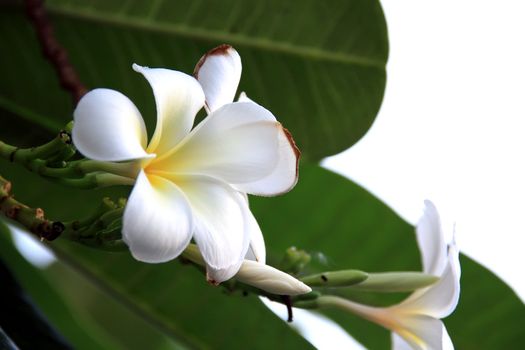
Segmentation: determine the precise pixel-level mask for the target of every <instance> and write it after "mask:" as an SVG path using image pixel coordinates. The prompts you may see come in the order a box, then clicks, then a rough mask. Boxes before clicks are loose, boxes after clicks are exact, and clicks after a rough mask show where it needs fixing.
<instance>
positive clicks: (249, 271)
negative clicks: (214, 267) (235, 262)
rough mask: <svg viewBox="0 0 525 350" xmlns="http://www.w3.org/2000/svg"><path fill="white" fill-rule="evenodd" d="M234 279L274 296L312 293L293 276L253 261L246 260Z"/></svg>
mask: <svg viewBox="0 0 525 350" xmlns="http://www.w3.org/2000/svg"><path fill="white" fill-rule="evenodd" d="M234 278H236V279H237V280H238V281H240V282H243V283H246V284H249V285H251V286H254V287H257V288H259V289H262V290H265V291H267V292H269V293H272V294H278V295H299V294H305V293H309V292H311V291H312V289H311V288H310V287H308V286H307V285H306V284H304V283H303V282H301V281H299V280H298V279H296V278H294V277H292V276H291V275H289V274H287V273H285V272H282V271H280V270H277V269H276V268H274V267H271V266H269V265H265V264H261V263H259V262H256V261H252V260H244V262H243V263H242V265H241V268H240V269H239V272H237V274H236V275H235V276H234Z"/></svg>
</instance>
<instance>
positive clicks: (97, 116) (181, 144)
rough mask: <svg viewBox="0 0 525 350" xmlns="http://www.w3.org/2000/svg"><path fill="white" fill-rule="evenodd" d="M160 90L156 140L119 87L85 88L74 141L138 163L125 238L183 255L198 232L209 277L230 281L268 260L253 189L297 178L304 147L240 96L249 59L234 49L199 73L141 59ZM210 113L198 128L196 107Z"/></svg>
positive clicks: (264, 191)
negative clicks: (249, 261)
mask: <svg viewBox="0 0 525 350" xmlns="http://www.w3.org/2000/svg"><path fill="white" fill-rule="evenodd" d="M133 69H134V70H135V71H137V72H139V73H142V75H144V77H145V78H146V79H147V81H148V82H149V84H150V85H151V87H152V89H153V94H154V96H155V103H156V109H157V126H156V129H155V132H154V134H153V137H152V139H151V140H150V141H149V143H148V142H147V133H146V128H145V125H144V121H143V119H142V116H141V114H140V112H139V111H138V109H137V107H135V105H134V104H133V102H131V101H130V100H129V99H128V98H127V97H126V96H124V95H123V94H121V93H120V92H118V91H114V90H110V89H95V90H93V91H91V92H89V93H88V94H86V95H85V96H84V97H83V98H82V99H81V100H80V102H79V103H78V106H77V108H76V109H75V112H74V119H75V125H74V128H73V141H74V143H75V146H76V147H77V148H78V150H79V151H80V152H81V153H82V154H83V155H84V156H86V157H88V158H91V159H94V160H99V161H104V162H120V161H134V162H133V164H135V165H137V164H138V165H139V167H138V170H137V173H136V175H135V174H132V175H130V176H136V181H135V185H134V188H133V191H132V193H131V195H130V197H129V200H128V203H127V206H126V208H125V211H124V216H123V232H122V233H123V239H124V241H125V242H126V243H127V244H128V246H129V248H130V250H131V253H132V255H133V256H134V257H135V258H136V259H137V260H140V261H144V262H150V263H160V262H165V261H169V260H171V259H174V258H175V257H177V256H178V255H179V254H180V253H181V252H182V251H183V250H184V249H185V248H186V246H187V245H188V244H189V242H190V240H191V239H192V238H194V239H195V242H196V243H197V245H198V246H199V249H200V251H201V252H202V255H203V258H204V260H205V262H206V267H207V274H208V280H209V281H210V282H212V283H220V282H222V281H224V280H227V279H229V278H231V277H232V276H233V275H235V273H237V271H238V270H239V267H240V265H241V263H242V261H243V259H244V257H245V256H246V254H247V252H248V249H249V247H250V243H251V251H250V255H253V257H254V258H256V259H257V260H258V261H261V262H263V263H264V259H265V257H264V255H265V248H264V240H263V238H262V233H261V231H260V228H259V226H258V224H257V222H256V220H255V218H254V217H253V215H252V213H251V212H250V210H249V208H248V202H247V200H246V193H250V194H257V195H263V196H272V195H277V194H280V193H283V192H286V191H288V190H290V189H291V188H292V187H293V186H294V185H295V183H296V182H297V162H298V158H299V151H298V150H297V148H296V147H295V143H294V141H293V139H292V138H291V136H290V134H289V133H288V132H287V131H286V129H284V128H283V127H282V126H281V124H280V123H279V122H277V121H276V119H275V117H274V116H273V115H272V113H271V112H269V111H268V110H266V109H265V108H263V107H261V106H259V105H258V104H255V103H253V102H235V103H232V102H233V98H234V95H235V92H236V89H237V85H238V83H239V80H240V75H241V60H240V57H239V55H238V54H237V52H236V51H235V50H234V49H233V48H232V47H230V46H227V45H222V46H219V47H217V48H215V49H213V50H211V51H210V52H208V53H207V54H206V55H204V56H203V57H202V58H201V60H200V61H199V63H198V64H197V66H196V69H195V73H194V74H195V77H196V78H197V79H195V78H193V77H191V76H189V75H187V74H184V73H181V72H177V71H173V70H168V69H162V68H147V67H141V66H138V65H136V64H134V65H133ZM203 106H205V107H206V110H207V112H208V116H207V117H206V118H205V119H204V120H203V121H202V122H201V123H200V124H199V125H197V126H196V127H195V128H193V130H192V125H193V122H194V119H195V116H196V114H197V112H198V111H199V110H200V109H201V108H202V107H203Z"/></svg>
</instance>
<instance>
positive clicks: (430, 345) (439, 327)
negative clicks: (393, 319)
mask: <svg viewBox="0 0 525 350" xmlns="http://www.w3.org/2000/svg"><path fill="white" fill-rule="evenodd" d="M398 322H399V323H398V324H396V326H395V327H394V329H391V330H392V331H394V332H396V333H397V334H398V335H399V336H401V337H402V338H403V339H404V340H405V341H406V342H407V343H408V344H410V346H411V347H412V349H416V350H442V349H443V322H441V321H440V320H438V319H435V318H433V317H429V316H423V315H410V316H406V317H402V318H400V319H399V320H398Z"/></svg>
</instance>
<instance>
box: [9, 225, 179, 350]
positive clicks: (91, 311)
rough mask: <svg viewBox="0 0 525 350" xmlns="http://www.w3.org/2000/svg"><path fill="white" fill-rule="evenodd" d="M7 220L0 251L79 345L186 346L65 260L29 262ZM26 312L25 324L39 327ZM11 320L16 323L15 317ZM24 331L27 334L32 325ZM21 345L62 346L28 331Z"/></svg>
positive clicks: (54, 320)
mask: <svg viewBox="0 0 525 350" xmlns="http://www.w3.org/2000/svg"><path fill="white" fill-rule="evenodd" d="M0 220H1V219H0ZM2 225H3V223H2V221H0V256H1V257H2V259H3V260H4V262H5V263H7V265H8V266H9V267H10V268H11V270H12V272H13V273H14V274H15V275H16V277H17V279H18V280H19V283H21V284H22V286H23V287H24V289H25V292H27V293H28V294H29V295H30V296H31V297H32V298H33V301H34V302H35V303H36V304H38V306H39V307H40V310H41V312H42V313H43V314H45V315H46V317H47V318H48V319H49V321H50V322H51V324H52V325H53V326H55V327H56V328H57V329H58V330H59V331H60V333H61V335H62V336H64V337H65V338H66V339H67V340H68V341H69V342H70V343H71V344H74V347H75V348H76V349H86V350H87V349H90V350H92V349H100V350H103V349H144V348H154V349H183V348H184V347H182V346H181V345H180V344H177V343H176V342H175V341H174V340H173V339H169V338H167V337H166V336H165V335H164V334H162V333H161V332H159V331H158V330H157V329H156V328H155V327H152V325H150V324H148V323H147V322H146V321H145V320H143V319H142V318H141V317H138V316H137V315H136V314H134V313H133V312H131V311H130V310H129V309H127V308H126V307H124V306H123V305H121V304H120V303H119V302H118V301H116V300H114V299H112V298H110V297H109V296H107V295H106V294H104V293H103V292H102V291H100V290H99V289H98V288H97V287H96V285H94V284H93V283H91V282H92V281H88V280H86V279H85V278H83V277H82V276H81V275H79V274H78V272H77V271H75V270H73V269H71V268H69V267H67V266H66V265H65V264H64V263H62V262H57V263H54V264H52V265H51V266H49V267H46V268H45V269H39V268H36V267H34V266H32V265H31V264H29V263H28V262H27V261H25V260H24V258H22V256H20V254H19V253H18V252H17V251H16V249H15V247H14V246H13V244H12V243H11V241H10V239H9V236H8V235H6V232H5V230H3V229H2V228H1V226H2ZM25 318H26V319H25V320H22V321H24V323H23V327H25V328H29V327H33V328H34V327H35V326H34V325H33V324H31V323H30V322H29V320H28V319H27V317H25ZM9 326H10V327H11V328H12V327H13V326H14V325H13V322H11V324H10V325H9ZM33 332H34V331H33ZM24 333H25V334H28V330H27V329H26V330H24ZM24 333H23V334H24ZM50 339H52V338H51V337H50ZM18 345H19V346H23V347H27V348H39V349H40V348H42V349H43V348H49V349H57V348H58V347H57V345H56V344H55V345H54V346H47V347H46V346H45V344H44V343H43V342H42V339H40V338H36V337H34V339H33V338H27V337H26V338H25V339H23V343H20V344H18ZM51 345H53V344H51ZM0 348H1V347H0Z"/></svg>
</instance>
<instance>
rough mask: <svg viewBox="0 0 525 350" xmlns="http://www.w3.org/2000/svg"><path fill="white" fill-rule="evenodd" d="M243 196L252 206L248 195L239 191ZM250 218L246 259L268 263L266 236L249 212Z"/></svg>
mask: <svg viewBox="0 0 525 350" xmlns="http://www.w3.org/2000/svg"><path fill="white" fill-rule="evenodd" d="M239 194H240V195H241V197H242V198H243V199H244V200H245V201H246V204H247V205H248V207H249V206H250V202H249V199H248V195H247V194H246V193H244V192H239ZM248 220H249V222H248V223H249V228H250V233H249V235H250V237H251V240H250V246H249V247H248V251H247V252H246V256H245V257H244V259H247V260H253V261H257V262H260V263H262V264H266V245H265V244H264V237H263V234H262V231H261V228H260V227H259V224H258V223H257V220H255V217H254V216H253V214H252V213H251V211H250V212H249V215H248Z"/></svg>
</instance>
